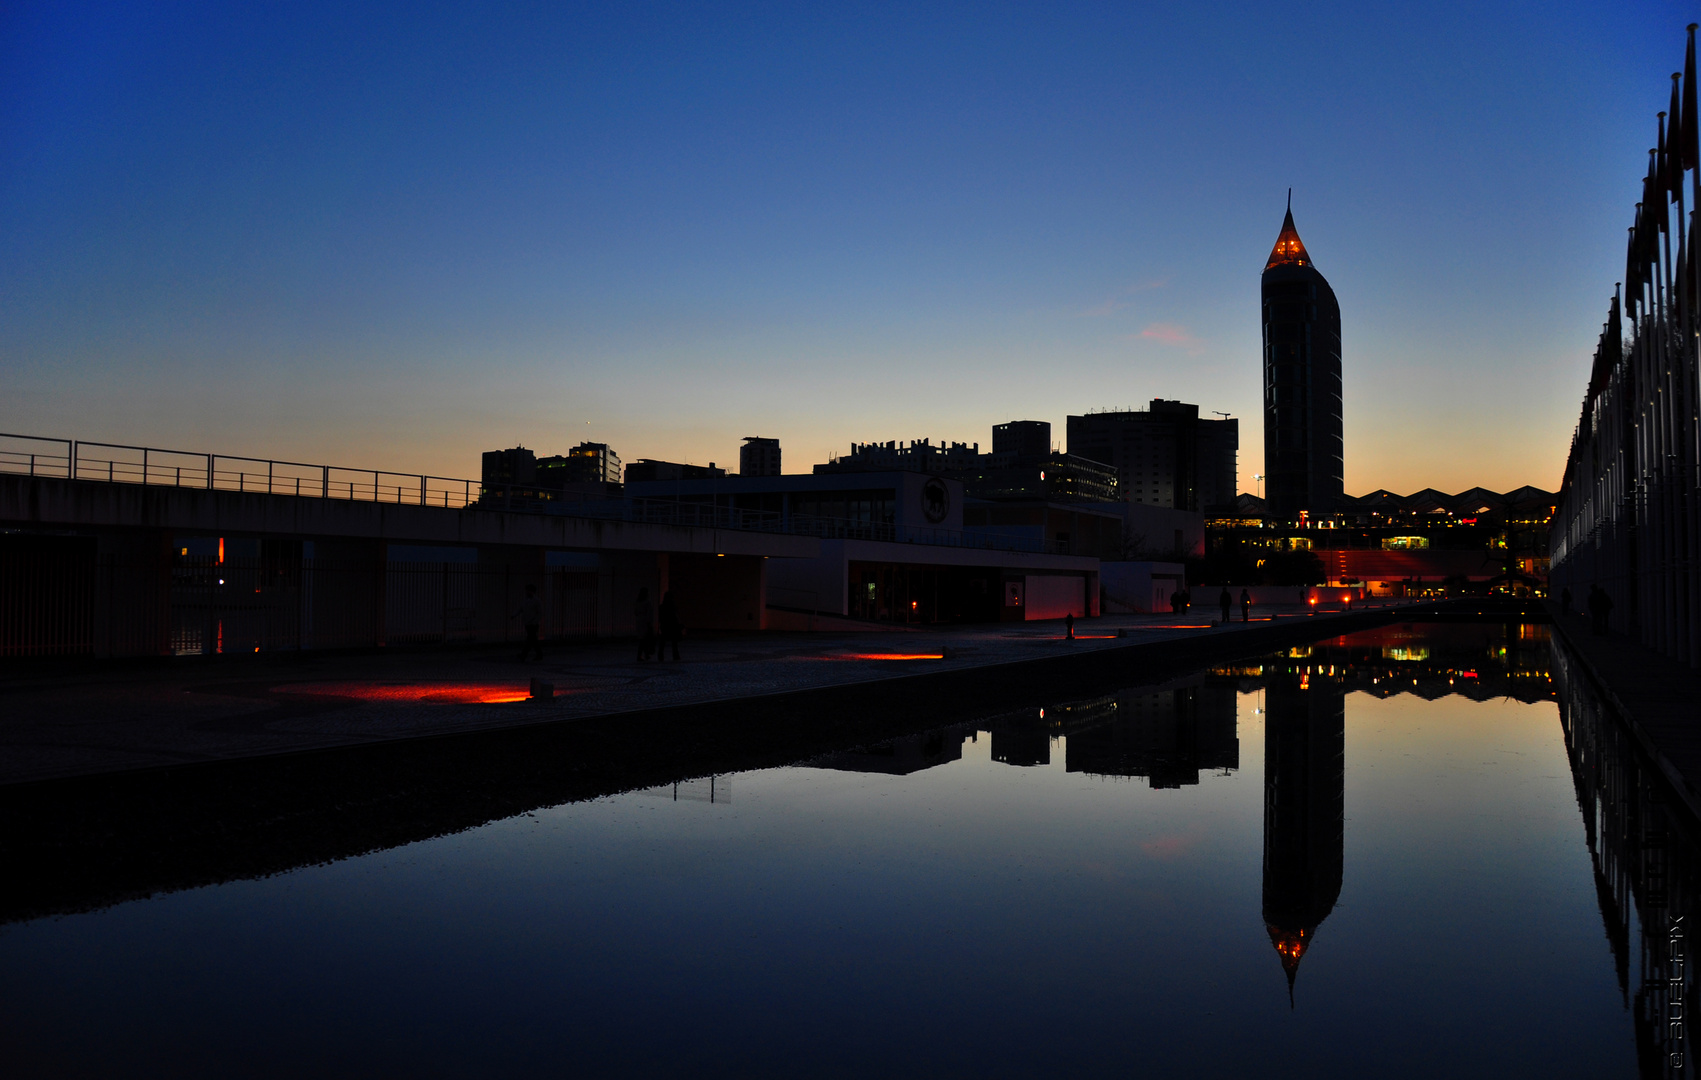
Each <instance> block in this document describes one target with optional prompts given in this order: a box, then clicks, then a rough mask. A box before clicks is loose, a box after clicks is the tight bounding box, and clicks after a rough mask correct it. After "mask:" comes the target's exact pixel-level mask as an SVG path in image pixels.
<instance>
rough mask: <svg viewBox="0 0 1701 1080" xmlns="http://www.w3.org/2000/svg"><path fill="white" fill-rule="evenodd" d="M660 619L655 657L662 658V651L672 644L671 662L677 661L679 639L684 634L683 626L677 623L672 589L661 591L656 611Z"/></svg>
mask: <svg viewBox="0 0 1701 1080" xmlns="http://www.w3.org/2000/svg"><path fill="white" fill-rule="evenodd" d="M656 614H657V616H658V617H659V619H660V621H661V642H660V643H659V644H658V645H657V646H656V659H657V660H662V659H664V657H663V656H662V653H663V652H664V651H666V649H667V647H668V645H669V644H671V645H672V646H673V662H674V663H676V664H677V663H678V662H679V639H680V638H681V637H683V636H684V635H685V627H683V626H681V625H680V623H679V608H677V607H676V606H674V603H673V590H672V589H669V590H668V591H667V592H664V593H662V602H661V607H660V608H658V609H657V611H656Z"/></svg>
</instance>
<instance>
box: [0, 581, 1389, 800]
mask: <svg viewBox="0 0 1701 1080" xmlns="http://www.w3.org/2000/svg"><path fill="white" fill-rule="evenodd" d="M1358 610H1359V611H1361V612H1362V611H1364V610H1365V608H1364V606H1363V605H1360V606H1359V608H1358ZM1339 613H1340V612H1339V609H1337V608H1332V607H1325V608H1323V609H1321V610H1317V611H1314V610H1312V609H1310V608H1304V609H1300V608H1291V609H1275V610H1271V609H1268V608H1265V609H1257V614H1256V615H1255V617H1254V621H1253V622H1251V623H1250V624H1248V623H1243V622H1241V621H1240V613H1239V612H1238V611H1236V612H1235V616H1234V618H1233V619H1232V620H1231V621H1230V623H1229V624H1228V625H1227V626H1221V625H1215V624H1214V622H1213V619H1212V618H1210V617H1207V616H1203V615H1201V613H1200V612H1199V609H1198V607H1197V606H1196V607H1195V608H1194V609H1193V611H1192V612H1190V613H1186V614H1183V615H1181V616H1171V615H1163V616H1152V615H1116V616H1106V617H1102V618H1093V619H1081V620H1078V621H1077V622H1076V624H1075V637H1074V638H1073V639H1069V638H1067V637H1066V636H1065V629H1064V624H1063V623H1062V622H1061V621H1053V622H1036V623H1003V624H991V625H971V626H948V627H934V628H926V629H915V628H902V627H897V628H893V629H892V630H890V631H864V632H853V633H842V634H834V633H815V634H804V633H759V634H738V635H732V634H713V635H706V636H688V637H687V638H686V639H685V641H684V642H683V645H682V655H683V661H682V662H680V663H673V662H671V661H669V662H665V663H661V662H656V661H649V662H645V663H639V662H637V661H635V660H634V658H633V650H632V647H631V643H630V642H627V641H601V642H593V643H588V644H580V645H568V644H559V643H557V644H555V645H553V646H550V647H548V648H546V651H545V656H544V659H543V660H542V661H537V662H529V663H528V662H523V661H521V660H519V659H518V657H517V650H518V646H515V647H514V648H513V649H499V648H492V647H489V646H481V647H478V648H467V649H439V650H432V651H420V652H402V651H396V652H384V653H376V654H363V655H331V654H312V653H307V654H271V655H266V654H261V655H256V656H243V657H221V658H213V659H210V660H203V659H199V658H196V659H187V660H182V661H175V662H166V663H160V664H155V665H142V666H138V665H134V664H124V665H114V664H102V663H99V662H94V661H89V662H87V663H86V664H79V665H70V664H67V663H54V664H50V665H42V666H39V667H37V668H35V669H31V670H22V669H13V671H12V672H11V673H10V674H8V675H6V676H4V677H0V712H3V714H4V717H5V719H4V722H3V723H0V784H10V783H18V782H23V781H30V780H43V779H51V778H56V777H66V776H76V775H87V774H94V773H104V772H117V771H124V770H130V769H139V768H152V767H159V766H167V765H179V764H188V763H193V762H203V761H217V760H230V759H235V758H245V757H253V756H260V755H267V754H277V753H289V752H293V751H300V750H310V749H320V748H327V747H336V746H352V745H358V744H362V743H369V742H374V741H383V740H389V739H398V738H412V737H419V736H429V735H446V734H451V733H456V732H468V731H483V730H494V729H499V728H507V727H515V726H523V725H529V724H537V723H548V722H554V721H561V720H572V719H576V718H583V717H589V716H606V715H610V714H619V713H627V712H636V711H640V710H651V709H657V708H665V707H668V706H678V705H692V704H699V703H705V702H714V701H728V700H739V699H746V698H755V697H761V696H765V695H771V694H779V693H785V692H788V691H796V690H808V689H816V688H822V687H832V686H841V685H850V684H856V683H866V682H872V681H876V680H882V679H892V678H901V677H903V676H906V675H913V674H918V673H921V672H936V671H950V670H960V669H969V668H978V667H987V666H992V665H1001V664H1009V663H1013V662H1018V661H1023V660H1031V659H1038V658H1042V657H1048V656H1064V655H1069V654H1071V653H1075V654H1080V653H1088V652H1094V651H1101V650H1111V649H1138V648H1139V646H1140V645H1142V644H1148V643H1153V642H1160V641H1170V640H1174V639H1177V638H1191V637H1208V636H1212V635H1230V634H1238V633H1244V632H1246V631H1248V630H1255V629H1258V628H1260V627H1268V626H1269V625H1270V624H1271V623H1272V622H1275V623H1278V624H1280V623H1286V622H1288V621H1289V620H1295V621H1306V622H1309V621H1315V622H1316V623H1318V624H1319V634H1320V635H1321V634H1323V633H1326V632H1327V630H1326V629H1325V627H1326V625H1327V623H1328V622H1329V620H1330V619H1331V618H1332V617H1334V616H1336V615H1338V614H1339ZM534 682H538V683H546V684H549V686H550V687H551V688H552V690H553V697H552V698H551V699H550V700H539V699H537V698H535V697H533V696H532V693H531V690H532V687H533V684H534Z"/></svg>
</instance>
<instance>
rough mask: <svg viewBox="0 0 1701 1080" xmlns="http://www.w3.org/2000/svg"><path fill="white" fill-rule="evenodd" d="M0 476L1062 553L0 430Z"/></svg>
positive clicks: (865, 526)
mask: <svg viewBox="0 0 1701 1080" xmlns="http://www.w3.org/2000/svg"><path fill="white" fill-rule="evenodd" d="M0 473H9V474H12V475H22V476H43V477H51V478H55V479H61V480H89V481H98V482H103V483H111V484H138V485H148V486H151V487H174V488H195V489H199V490H206V491H227V492H229V491H234V492H244V493H253V494H258V495H295V496H301V497H304V498H317V499H340V500H347V501H353V502H379V503H396V504H402V505H415V506H435V507H444V508H447V509H451V510H453V509H478V510H495V511H503V512H509V513H531V514H551V515H562V516H565V517H578V518H595V519H598V520H603V521H629V522H634V523H639V524H646V525H683V526H694V527H697V528H711V529H733V530H738V531H741V532H768V533H786V534H791V535H797V536H815V537H820V538H822V539H827V540H885V541H889V542H894V543H908V544H923V545H929V546H939V547H956V548H976V549H982V550H992V551H1027V552H1038V553H1042V554H1068V550H1067V546H1066V545H1063V544H1060V543H1058V542H1057V541H1049V540H1043V539H1041V538H1039V537H1034V536H1027V535H1017V534H1003V533H997V532H992V531H989V530H969V531H965V530H960V529H939V528H931V527H916V526H899V525H894V524H892V523H891V522H877V521H866V520H855V519H845V518H828V517H817V516H815V515H810V514H782V513H780V512H778V511H774V510H747V509H744V508H742V507H737V506H728V505H725V504H721V503H713V502H695V501H688V500H677V499H633V498H624V497H619V496H611V497H608V498H601V499H591V498H573V499H569V498H561V497H558V496H556V494H555V493H553V492H548V491H540V490H539V489H538V488H537V487H536V486H535V485H485V484H482V483H480V482H479V481H477V480H464V479H453V478H450V477H444V476H430V475H426V474H423V473H401V472H390V471H386V470H383V469H353V468H347V467H344V466H340V465H313V464H308V463H306V462H299V461H279V460H275V459H270V458H251V457H239V456H235V455H231V454H205V453H199V452H194V451H187V450H165V449H160V448H158V447H150V446H128V445H124V444H122V443H102V442H84V441H81V440H77V439H48V438H41V437H38V436H33V435H12V434H6V433H4V432H0Z"/></svg>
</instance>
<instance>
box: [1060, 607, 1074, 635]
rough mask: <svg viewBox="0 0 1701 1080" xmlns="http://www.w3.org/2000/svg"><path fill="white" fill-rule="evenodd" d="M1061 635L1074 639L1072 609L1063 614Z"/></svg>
mask: <svg viewBox="0 0 1701 1080" xmlns="http://www.w3.org/2000/svg"><path fill="white" fill-rule="evenodd" d="M1063 636H1064V637H1066V638H1068V639H1069V640H1070V641H1074V640H1075V613H1074V612H1073V611H1071V612H1068V613H1066V614H1065V615H1064V616H1063Z"/></svg>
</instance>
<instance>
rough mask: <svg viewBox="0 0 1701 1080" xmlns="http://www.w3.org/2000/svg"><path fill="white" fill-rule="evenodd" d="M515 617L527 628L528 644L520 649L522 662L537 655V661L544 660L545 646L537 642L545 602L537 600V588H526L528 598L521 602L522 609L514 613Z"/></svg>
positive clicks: (530, 586)
mask: <svg viewBox="0 0 1701 1080" xmlns="http://www.w3.org/2000/svg"><path fill="white" fill-rule="evenodd" d="M514 617H515V618H516V619H519V620H520V625H521V626H523V627H525V628H526V643H525V645H524V646H522V647H521V649H520V660H521V662H522V663H523V662H524V661H525V659H526V657H528V656H532V655H533V654H534V653H535V654H536V657H535V658H536V659H538V660H542V659H543V646H541V645H539V644H538V641H537V628H538V624H539V623H541V622H543V601H542V600H539V599H538V598H537V586H536V585H527V586H526V598H525V599H524V600H521V601H520V608H519V610H518V611H516V612H514Z"/></svg>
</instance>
